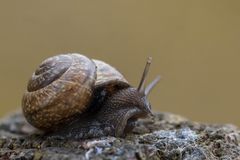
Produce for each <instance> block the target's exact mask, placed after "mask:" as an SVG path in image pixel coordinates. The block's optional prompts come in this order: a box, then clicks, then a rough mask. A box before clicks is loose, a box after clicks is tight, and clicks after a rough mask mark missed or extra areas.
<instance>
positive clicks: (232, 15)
mask: <svg viewBox="0 0 240 160" xmlns="http://www.w3.org/2000/svg"><path fill="white" fill-rule="evenodd" d="M0 21H1V22H0V44H1V45H0V73H1V78H0V82H1V83H0V89H1V92H0V105H1V106H0V111H1V112H0V116H3V115H5V114H7V113H10V112H12V111H13V110H16V109H18V108H20V106H21V97H22V94H23V92H24V90H25V89H26V84H27V81H28V79H29V78H30V76H31V74H32V72H33V71H34V70H35V68H36V67H37V66H38V65H39V64H40V62H41V61H42V60H44V59H45V58H47V57H49V56H52V55H55V54H59V53H66V52H80V53H83V54H86V55H87V56H89V57H91V58H96V59H101V60H104V61H106V62H108V63H110V64H111V65H113V66H115V67H116V68H118V69H119V70H120V71H121V72H122V73H123V74H124V75H125V77H126V78H127V79H128V80H129V82H130V83H131V84H132V85H134V86H137V85H138V83H139V80H140V76H141V74H142V70H143V67H144V65H145V60H146V57H148V56H152V57H153V64H152V66H151V71H150V74H149V77H148V82H150V81H151V80H152V79H153V78H154V77H155V76H156V75H157V74H160V75H161V76H162V78H163V79H162V81H161V83H159V85H158V86H157V87H156V88H155V89H154V91H153V92H152V93H151V96H150V97H149V98H150V101H151V103H152V106H153V109H154V110H155V111H167V112H173V113H177V114H181V115H184V116H186V117H189V118H190V119H193V120H196V121H202V122H215V123H234V124H237V125H240V118H239V112H240V96H239V95H240V93H239V92H240V84H239V83H240V52H239V51H240V43H239V42H240V1H238V0H236V1H234V0H231V1H230V0H229V1H227V0H215V1H212V0H201V1H200V0H199V1H192V0H189V1H179V0H167V1H162V0H144V1H143V0H119V1H113V0H109V1H105V0H101V1H99V0H86V1H83V0H75V1H74V0H69V1H63V0H51V1H47V0H41V1H32V0H21V1H17V0H15V1H14V0H12V1H10V0H8V1H1V2H0Z"/></svg>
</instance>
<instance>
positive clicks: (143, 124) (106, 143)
mask: <svg viewBox="0 0 240 160" xmlns="http://www.w3.org/2000/svg"><path fill="white" fill-rule="evenodd" d="M239 144H240V130H239V129H238V128H237V127H236V126H234V125H213V124H212V125H210V124H201V123H196V122H191V121H189V120H187V119H185V118H183V117H181V116H178V115H173V114H170V113H156V114H155V118H154V119H152V120H141V121H139V122H138V123H137V126H136V127H135V128H134V130H133V133H132V134H129V135H127V137H125V138H115V137H101V138H99V139H87V140H78V141H73V140H59V139H52V138H49V137H46V136H43V135H42V133H41V132H39V131H36V130H35V129H34V128H32V127H31V126H30V125H29V124H28V123H27V122H26V121H25V119H24V118H23V116H22V114H21V113H15V114H13V115H11V116H8V117H6V118H4V119H2V120H1V121H0V159H19V160H21V159H27V160H28V159H34V160H40V159H41V160H45V159H51V160H58V159H137V160H140V159H166V160H171V159H184V160H202V159H208V160H212V159H214V160H215V159H222V160H231V159H240V145H239Z"/></svg>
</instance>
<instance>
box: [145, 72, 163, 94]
mask: <svg viewBox="0 0 240 160" xmlns="http://www.w3.org/2000/svg"><path fill="white" fill-rule="evenodd" d="M160 79H161V77H160V76H157V77H156V78H155V79H154V80H153V81H152V82H151V83H150V84H149V85H148V86H147V87H146V89H145V91H144V92H145V93H144V94H145V95H146V96H147V95H149V93H150V92H151V91H152V89H153V88H154V87H155V86H156V85H157V83H158V82H159V81H160Z"/></svg>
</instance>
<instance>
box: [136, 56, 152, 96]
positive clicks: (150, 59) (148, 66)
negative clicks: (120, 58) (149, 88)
mask: <svg viewBox="0 0 240 160" xmlns="http://www.w3.org/2000/svg"><path fill="white" fill-rule="evenodd" d="M151 63H152V57H148V59H147V63H146V65H145V68H144V72H143V75H142V78H141V81H140V84H139V86H138V92H139V93H142V94H145V93H144V92H145V91H144V90H145V89H144V87H145V83H146V78H147V74H148V71H149V68H150V65H151Z"/></svg>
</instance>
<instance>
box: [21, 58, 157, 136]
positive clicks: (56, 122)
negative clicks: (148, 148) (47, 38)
mask: <svg viewBox="0 0 240 160" xmlns="http://www.w3.org/2000/svg"><path fill="white" fill-rule="evenodd" d="M150 64H151V58H150V57H149V58H148V60H147V64H146V66H145V69H144V72H143V76H142V78H141V81H140V84H139V86H138V88H134V87H132V86H131V85H129V83H128V82H127V80H126V79H125V78H124V77H123V75H122V74H121V73H119V72H118V71H117V70H116V69H115V68H114V67H112V66H110V65H109V64H107V63H105V62H103V61H100V60H94V59H89V58H88V57H86V56H84V55H81V54H78V53H70V54H61V55H57V56H53V57H50V58H48V59H46V60H44V61H43V62H42V63H41V64H40V66H39V68H37V69H36V71H35V72H34V73H33V75H32V77H31V79H30V80H29V82H28V85H27V91H26V92H25V93H24V95H23V98H22V109H23V114H24V116H25V118H26V120H27V121H28V122H29V123H30V124H31V125H32V126H34V127H36V128H38V129H40V130H43V131H44V132H46V133H50V135H54V136H59V137H65V138H73V139H81V138H94V137H101V136H117V137H118V136H124V135H125V134H126V133H128V132H130V131H131V130H132V129H133V127H134V125H135V122H136V121H137V119H139V118H146V117H148V116H151V115H152V112H151V105H150V103H149V102H148V100H147V96H148V95H149V93H150V91H151V90H152V88H153V87H154V86H155V85H156V84H157V82H158V81H159V79H160V77H159V76H158V77H157V78H156V79H155V80H154V81H152V82H151V83H150V84H149V85H148V86H147V87H146V88H145V81H146V76H147V73H148V70H149V66H150Z"/></svg>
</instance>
